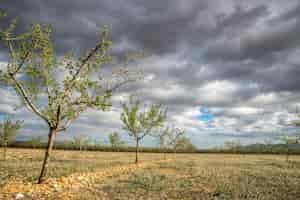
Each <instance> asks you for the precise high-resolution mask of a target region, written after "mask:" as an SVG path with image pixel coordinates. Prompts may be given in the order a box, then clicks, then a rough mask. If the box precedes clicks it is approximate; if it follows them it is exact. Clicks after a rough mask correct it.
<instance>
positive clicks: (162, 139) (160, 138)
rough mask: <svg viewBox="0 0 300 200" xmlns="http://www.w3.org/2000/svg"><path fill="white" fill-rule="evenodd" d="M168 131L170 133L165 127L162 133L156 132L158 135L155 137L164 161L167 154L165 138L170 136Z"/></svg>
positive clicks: (168, 128)
mask: <svg viewBox="0 0 300 200" xmlns="http://www.w3.org/2000/svg"><path fill="white" fill-rule="evenodd" d="M169 131H170V127H166V128H164V129H162V131H158V132H157V133H158V134H157V135H155V136H156V137H157V139H158V145H159V148H160V149H161V150H162V151H163V154H164V160H166V159H167V154H166V151H167V148H168V144H167V142H168V141H167V136H168V135H169V134H170V133H169Z"/></svg>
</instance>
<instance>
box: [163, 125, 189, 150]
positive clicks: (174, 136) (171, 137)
mask: <svg viewBox="0 0 300 200" xmlns="http://www.w3.org/2000/svg"><path fill="white" fill-rule="evenodd" d="M184 133H185V130H183V129H179V128H174V127H172V128H169V129H168V132H167V133H166V136H167V145H168V146H169V147H171V148H172V149H173V152H174V153H176V152H177V148H178V141H179V140H180V139H181V138H182V137H183V136H184Z"/></svg>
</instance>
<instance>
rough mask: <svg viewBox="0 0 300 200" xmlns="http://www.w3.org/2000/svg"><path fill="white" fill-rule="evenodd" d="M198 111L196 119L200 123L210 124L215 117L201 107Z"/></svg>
mask: <svg viewBox="0 0 300 200" xmlns="http://www.w3.org/2000/svg"><path fill="white" fill-rule="evenodd" d="M199 111H200V114H199V115H198V116H197V117H196V118H197V119H198V120H200V121H203V122H210V121H212V120H213V119H214V118H215V116H214V115H213V114H212V113H211V112H210V111H209V109H208V108H206V107H203V106H201V107H200V108H199Z"/></svg>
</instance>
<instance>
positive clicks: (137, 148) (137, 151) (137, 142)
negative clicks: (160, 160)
mask: <svg viewBox="0 0 300 200" xmlns="http://www.w3.org/2000/svg"><path fill="white" fill-rule="evenodd" d="M138 154H139V140H138V139H137V140H136V146H135V164H138V162H139V158H138Z"/></svg>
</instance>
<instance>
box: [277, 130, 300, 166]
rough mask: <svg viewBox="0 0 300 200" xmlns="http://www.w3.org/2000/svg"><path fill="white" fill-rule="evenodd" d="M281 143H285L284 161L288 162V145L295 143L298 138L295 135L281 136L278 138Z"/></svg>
mask: <svg viewBox="0 0 300 200" xmlns="http://www.w3.org/2000/svg"><path fill="white" fill-rule="evenodd" d="M279 139H280V140H281V141H282V142H283V144H284V145H285V155H286V157H285V160H286V162H289V156H290V145H293V144H297V143H298V139H297V138H295V137H289V136H283V137H280V138H279Z"/></svg>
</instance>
